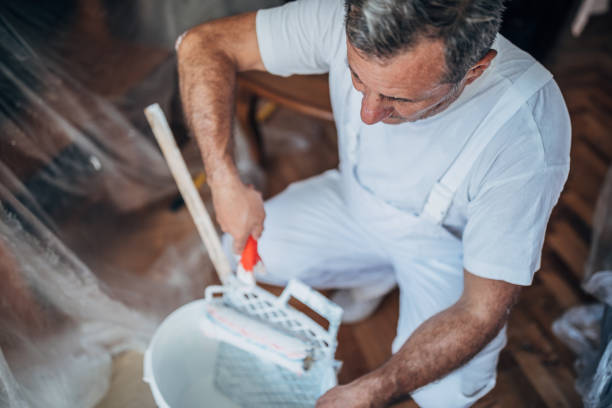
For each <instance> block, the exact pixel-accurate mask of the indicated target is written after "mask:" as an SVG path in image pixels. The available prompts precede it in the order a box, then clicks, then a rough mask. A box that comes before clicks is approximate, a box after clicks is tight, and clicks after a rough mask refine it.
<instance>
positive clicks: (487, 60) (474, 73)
mask: <svg viewBox="0 0 612 408" xmlns="http://www.w3.org/2000/svg"><path fill="white" fill-rule="evenodd" d="M496 55H497V51H495V50H489V51H488V52H487V54H486V55H485V56H484V57H482V59H481V60H480V61H478V62H477V63H476V64H474V66H473V67H472V68H470V70H469V71H468V72H467V74H465V83H466V85H467V84H471V83H472V82H474V81H475V80H476V78H478V77H479V76H481V75H482V73H483V72H485V71H486V70H487V68H489V65H491V61H493V58H495V56H496Z"/></svg>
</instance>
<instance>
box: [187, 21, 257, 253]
mask: <svg viewBox="0 0 612 408" xmlns="http://www.w3.org/2000/svg"><path fill="white" fill-rule="evenodd" d="M255 15H256V13H247V14H242V15H238V16H234V17H229V18H224V19H220V20H216V21H213V22H210V23H206V24H202V25H200V26H197V27H195V28H192V29H191V30H189V31H188V32H187V33H186V34H185V35H184V37H183V38H182V40H181V41H180V42H179V44H178V47H177V57H178V68H179V84H180V92H181V99H182V103H183V109H184V112H185V116H186V119H187V123H188V126H189V128H190V129H191V131H192V132H193V134H194V136H195V138H196V140H197V142H198V145H199V147H200V151H201V152H202V158H203V160H204V165H205V169H206V175H207V180H208V184H209V185H210V188H211V191H212V196H213V204H214V206H215V212H216V215H217V220H218V221H219V224H220V225H221V228H222V229H223V231H225V232H227V233H229V234H230V235H232V236H233V237H234V250H235V251H236V252H240V250H241V249H242V247H243V246H244V244H245V242H246V239H247V238H248V236H249V235H250V234H252V235H254V236H255V237H256V238H258V237H259V236H260V235H261V231H262V229H263V219H264V210H263V201H262V199H261V195H260V194H259V193H258V192H257V191H255V190H254V189H253V188H252V187H247V186H245V185H244V184H242V182H241V181H240V179H239V177H238V171H237V169H236V166H235V165H234V162H233V159H232V154H231V150H232V149H231V144H232V137H231V135H232V116H233V109H234V86H235V82H236V72H239V71H245V70H252V69H256V70H263V69H264V66H263V62H262V60H261V56H260V53H259V46H258V43H257V35H256V31H255Z"/></svg>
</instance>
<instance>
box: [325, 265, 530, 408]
mask: <svg viewBox="0 0 612 408" xmlns="http://www.w3.org/2000/svg"><path fill="white" fill-rule="evenodd" d="M519 292H520V286H518V285H513V284H510V283H507V282H504V281H497V280H492V279H485V278H480V277H478V276H476V275H473V274H471V273H469V272H468V271H464V287H463V294H462V296H461V298H460V299H459V300H458V301H457V303H455V304H454V305H453V306H451V307H450V308H448V309H446V310H443V311H442V312H440V313H438V314H436V315H434V316H432V317H431V318H429V319H428V320H426V321H425V322H424V323H423V324H421V325H420V326H419V327H418V328H417V329H416V330H415V331H414V333H412V335H411V336H410V338H408V340H407V341H406V342H405V343H404V345H403V346H402V348H401V349H400V350H399V351H398V352H397V353H396V354H395V355H393V356H392V357H391V358H390V359H389V361H387V362H386V363H385V364H384V365H383V366H381V367H380V368H378V369H376V370H375V371H372V372H371V373H369V374H367V375H365V376H363V377H361V378H358V379H357V380H355V381H353V382H352V383H350V384H347V385H343V386H338V387H335V388H332V389H331V390H330V391H328V392H327V393H326V394H325V395H323V396H322V397H321V398H320V399H319V401H318V403H317V407H319V408H323V407H344V406H351V407H384V406H386V405H387V404H389V403H391V402H393V401H396V400H400V399H403V398H405V397H407V396H408V394H409V393H410V392H411V391H414V390H416V389H417V388H419V387H421V386H423V385H425V384H428V383H430V382H432V381H434V380H436V379H438V378H440V377H442V376H444V375H446V374H448V373H449V372H451V371H453V370H454V369H456V368H458V367H459V366H461V365H462V364H464V363H466V362H467V361H469V360H470V359H471V358H472V357H473V356H474V355H476V354H477V353H478V352H479V351H480V350H481V349H482V348H483V347H484V346H485V345H486V344H487V343H488V342H490V341H491V340H492V339H493V338H494V337H495V336H496V335H497V333H499V331H500V330H501V328H502V327H503V325H504V324H505V323H506V320H507V319H508V315H509V313H510V309H511V308H512V306H513V305H514V304H515V303H516V301H517V298H518V294H519Z"/></svg>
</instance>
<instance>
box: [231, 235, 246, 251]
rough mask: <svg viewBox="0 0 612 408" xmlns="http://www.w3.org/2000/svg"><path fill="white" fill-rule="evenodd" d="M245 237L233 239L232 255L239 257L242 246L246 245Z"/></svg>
mask: <svg viewBox="0 0 612 408" xmlns="http://www.w3.org/2000/svg"><path fill="white" fill-rule="evenodd" d="M247 238H248V236H247V237H245V236H241V237H239V238H234V253H235V254H238V255H240V254H241V253H242V250H243V249H244V246H245V245H246V241H247Z"/></svg>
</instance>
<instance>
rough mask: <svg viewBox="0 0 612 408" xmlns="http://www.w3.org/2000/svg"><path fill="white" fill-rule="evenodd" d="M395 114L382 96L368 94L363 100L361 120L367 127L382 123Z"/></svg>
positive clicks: (365, 94)
mask: <svg viewBox="0 0 612 408" xmlns="http://www.w3.org/2000/svg"><path fill="white" fill-rule="evenodd" d="M392 112H393V108H392V107H390V106H386V104H385V101H384V100H383V99H382V98H381V96H380V95H378V94H375V93H369V92H366V93H364V94H363V99H362V100H361V120H362V121H363V123H365V124H367V125H373V124H374V123H376V122H380V121H381V120H383V119H385V118H386V117H387V116H389V115H390V114H391V113H392Z"/></svg>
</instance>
